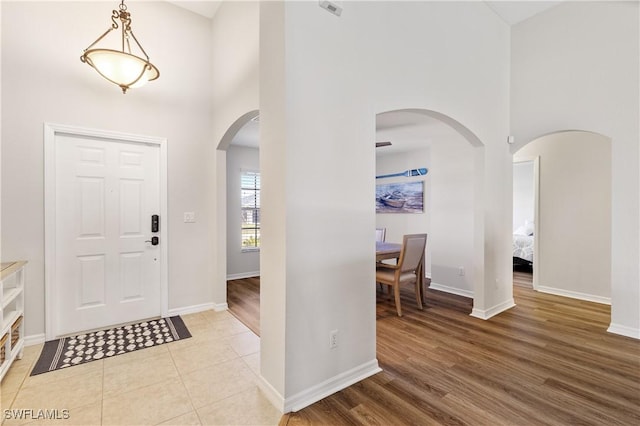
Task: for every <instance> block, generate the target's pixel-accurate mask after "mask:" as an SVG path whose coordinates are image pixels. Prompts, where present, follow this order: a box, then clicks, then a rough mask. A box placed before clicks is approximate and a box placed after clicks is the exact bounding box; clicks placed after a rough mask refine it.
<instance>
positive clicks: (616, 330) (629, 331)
mask: <svg viewBox="0 0 640 426" xmlns="http://www.w3.org/2000/svg"><path fill="white" fill-rule="evenodd" d="M607 331H608V332H609V333H613V334H619V335H621V336H626V337H631V338H634V339H640V329H638V328H633V327H627V326H626V325H620V324H614V323H611V324H609V328H608V329H607Z"/></svg>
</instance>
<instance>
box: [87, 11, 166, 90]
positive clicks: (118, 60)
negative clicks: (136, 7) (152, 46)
mask: <svg viewBox="0 0 640 426" xmlns="http://www.w3.org/2000/svg"><path fill="white" fill-rule="evenodd" d="M118 19H119V20H120V25H118V21H117V20H118ZM111 21H112V24H111V27H110V28H109V29H108V30H107V31H105V32H104V34H102V35H101V36H100V37H98V39H97V40H96V41H94V42H93V43H91V45H90V46H89V47H87V48H86V49H85V50H84V52H83V54H82V56H81V57H80V60H81V61H82V62H84V63H86V64H89V65H91V67H92V68H93V69H95V70H96V71H98V74H100V75H101V76H102V77H104V78H106V79H107V80H109V81H110V82H112V83H114V84H117V85H118V86H120V88H121V89H122V93H127V89H129V88H131V87H133V88H136V87H140V86H142V85H144V84H146V83H147V82H148V81H152V80H155V79H157V78H158V77H159V76H160V72H159V71H158V69H157V68H156V67H155V65H153V64H152V63H151V62H149V55H147V52H145V51H144V49H143V48H142V46H141V45H140V43H139V42H138V39H136V36H135V35H134V34H133V31H132V30H131V14H130V13H129V12H127V6H126V5H125V4H124V0H122V2H121V3H120V7H119V10H114V11H113V13H112V14H111ZM118 28H120V32H121V36H122V40H121V45H120V50H113V49H102V48H93V47H94V46H95V45H96V44H98V42H100V41H101V40H102V39H103V38H104V37H105V36H106V35H107V34H109V33H110V32H111V31H113V30H117V29H118ZM131 40H133V41H134V43H135V46H138V49H140V51H141V52H142V54H143V55H144V58H143V57H140V56H136V55H134V54H133V53H132V52H131Z"/></svg>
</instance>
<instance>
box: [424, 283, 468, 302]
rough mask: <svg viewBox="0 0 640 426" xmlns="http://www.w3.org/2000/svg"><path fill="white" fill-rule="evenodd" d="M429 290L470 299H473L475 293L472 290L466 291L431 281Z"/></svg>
mask: <svg viewBox="0 0 640 426" xmlns="http://www.w3.org/2000/svg"><path fill="white" fill-rule="evenodd" d="M429 288H430V289H432V290H438V291H443V292H445V293H451V294H456V295H458V296H463V297H468V298H469V299H473V291H472V290H464V289H461V288H456V287H451V286H448V285H444V284H438V283H434V282H433V281H431V284H429Z"/></svg>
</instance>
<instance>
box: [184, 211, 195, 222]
mask: <svg viewBox="0 0 640 426" xmlns="http://www.w3.org/2000/svg"><path fill="white" fill-rule="evenodd" d="M195 221H196V214H195V213H194V212H184V223H194V222H195Z"/></svg>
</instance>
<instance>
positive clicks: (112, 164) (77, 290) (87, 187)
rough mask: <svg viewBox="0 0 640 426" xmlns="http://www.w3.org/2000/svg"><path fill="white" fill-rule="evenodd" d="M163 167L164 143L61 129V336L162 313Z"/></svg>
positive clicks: (57, 183)
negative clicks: (157, 224)
mask: <svg viewBox="0 0 640 426" xmlns="http://www.w3.org/2000/svg"><path fill="white" fill-rule="evenodd" d="M159 170H160V148H159V147H158V146H157V145H151V144H144V143H135V142H125V141H117V140H105V139H101V138H94V137H90V136H82V135H68V134H56V136H55V221H54V222H55V225H54V226H55V272H54V280H55V294H52V295H51V297H53V298H54V300H55V302H54V304H53V309H54V311H53V312H52V313H51V314H52V315H53V316H55V318H53V321H54V324H55V329H54V334H55V335H56V336H60V335H64V334H69V333H73V332H77V331H84V330H90V329H95V328H101V327H105V326H109V325H114V324H121V323H125V322H131V321H135V320H140V319H146V318H150V317H154V316H159V315H160V314H161V283H160V274H161V256H160V246H159V245H152V244H151V243H150V240H151V237H153V236H159V235H160V233H154V232H152V229H151V216H152V215H156V214H157V215H159V214H160V185H159V181H160V178H159ZM160 244H162V241H160ZM48 306H51V304H49V303H48Z"/></svg>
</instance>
